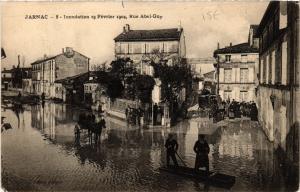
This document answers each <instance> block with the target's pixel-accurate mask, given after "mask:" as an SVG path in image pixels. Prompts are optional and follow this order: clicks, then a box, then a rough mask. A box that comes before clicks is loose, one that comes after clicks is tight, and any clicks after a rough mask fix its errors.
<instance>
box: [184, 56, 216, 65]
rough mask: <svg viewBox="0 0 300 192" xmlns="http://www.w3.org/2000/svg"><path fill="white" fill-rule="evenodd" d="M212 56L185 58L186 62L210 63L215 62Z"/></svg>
mask: <svg viewBox="0 0 300 192" xmlns="http://www.w3.org/2000/svg"><path fill="white" fill-rule="evenodd" d="M215 60H216V59H215V58H213V57H203V58H187V63H188V64H212V63H214V62H215Z"/></svg>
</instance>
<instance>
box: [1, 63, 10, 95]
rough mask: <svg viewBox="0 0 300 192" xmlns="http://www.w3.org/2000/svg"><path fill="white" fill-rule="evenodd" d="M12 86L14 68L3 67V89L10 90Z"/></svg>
mask: <svg viewBox="0 0 300 192" xmlns="http://www.w3.org/2000/svg"><path fill="white" fill-rule="evenodd" d="M12 87H13V86H12V69H6V68H3V70H2V71H1V89H3V90H8V89H9V88H12Z"/></svg>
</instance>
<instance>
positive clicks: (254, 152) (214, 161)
mask: <svg viewBox="0 0 300 192" xmlns="http://www.w3.org/2000/svg"><path fill="white" fill-rule="evenodd" d="M82 112H86V113H91V112H87V111H85V110H83V109H80V108H75V107H71V106H68V105H65V104H54V103H46V104H45V106H44V107H42V106H41V105H36V106H25V107H24V111H23V112H20V113H16V112H14V111H12V110H11V109H4V108H2V116H5V117H6V119H5V122H9V123H11V125H12V127H13V128H12V129H9V130H5V131H3V132H2V138H1V144H2V145H1V147H2V148H1V150H2V183H3V184H2V185H3V187H4V188H6V189H7V190H18V189H22V190H55V191H58V190H78V191H81V190H85V191H87V190H98V191H183V190H186V191H201V190H208V191H224V190H225V189H222V188H216V187H213V186H207V185H204V184H203V183H198V182H196V181H194V180H191V179H186V178H183V177H180V176H177V175H172V174H169V173H165V172H160V171H159V167H161V166H163V165H165V162H166V158H165V157H166V152H165V149H164V142H165V140H166V138H167V136H168V133H170V132H173V133H175V135H176V137H177V141H178V143H179V151H178V153H179V154H180V156H181V157H182V159H183V160H184V161H185V162H186V164H187V165H188V166H190V167H193V166H194V161H195V153H194V152H193V146H194V143H195V141H196V139H197V134H198V131H200V130H198V128H197V127H196V126H194V124H195V123H193V122H191V121H188V120H187V121H183V122H181V123H179V124H178V125H176V126H175V127H171V128H161V127H155V128H139V127H134V126H129V125H127V124H126V122H125V121H122V120H119V119H115V118H112V117H105V119H106V126H107V128H106V129H104V130H103V132H102V136H101V144H99V145H93V144H92V145H91V144H90V143H89V142H88V137H87V133H86V132H83V133H82V134H81V140H80V143H79V144H78V143H77V144H76V143H75V142H74V126H75V123H76V122H77V121H78V116H79V114H80V113H82ZM95 115H96V118H99V117H98V115H97V114H95ZM203 131H204V132H206V133H207V134H208V135H207V136H206V138H207V141H208V143H209V146H210V154H209V163H210V165H209V166H210V169H211V170H212V171H218V172H220V173H224V174H228V175H232V176H235V177H236V182H235V184H234V186H233V187H232V188H231V190H232V191H260V190H282V189H285V185H284V181H283V180H282V176H281V174H280V169H279V164H278V162H277V160H276V157H275V154H274V152H273V146H272V144H271V143H269V142H268V141H267V139H266V137H265V135H264V133H263V132H262V131H261V129H260V128H259V127H258V124H257V123H256V122H251V121H250V120H243V121H237V120H235V121H230V122H229V121H226V122H225V123H224V122H222V126H219V127H210V128H209V129H207V128H206V130H203ZM178 162H179V163H181V161H180V160H178Z"/></svg>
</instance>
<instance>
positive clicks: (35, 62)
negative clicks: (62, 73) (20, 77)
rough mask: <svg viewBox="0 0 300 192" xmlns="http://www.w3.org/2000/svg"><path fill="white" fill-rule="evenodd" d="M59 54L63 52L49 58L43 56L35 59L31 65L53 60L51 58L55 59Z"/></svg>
mask: <svg viewBox="0 0 300 192" xmlns="http://www.w3.org/2000/svg"><path fill="white" fill-rule="evenodd" d="M59 55H62V53H61V54H58V55H56V56H52V57H47V58H43V59H38V60H36V61H34V62H33V63H31V65H34V64H37V63H41V62H44V61H48V60H51V59H55V58H56V57H57V56H59Z"/></svg>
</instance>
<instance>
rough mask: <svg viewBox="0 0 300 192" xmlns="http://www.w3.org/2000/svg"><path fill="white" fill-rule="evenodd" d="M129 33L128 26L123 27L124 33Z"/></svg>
mask: <svg viewBox="0 0 300 192" xmlns="http://www.w3.org/2000/svg"><path fill="white" fill-rule="evenodd" d="M129 31H130V25H129V24H126V25H125V27H124V32H125V33H127V32H129Z"/></svg>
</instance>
